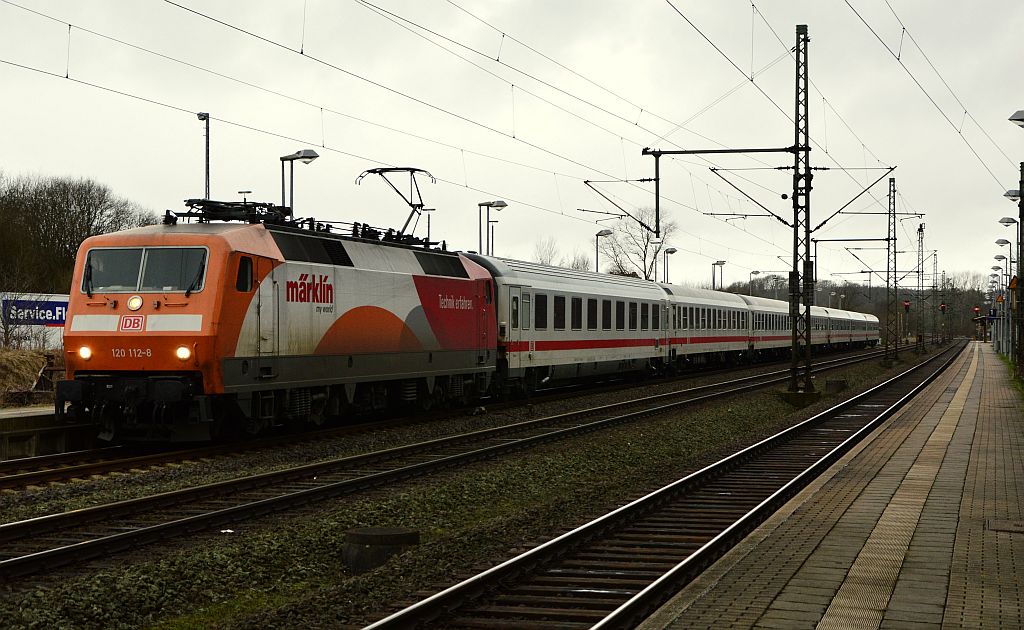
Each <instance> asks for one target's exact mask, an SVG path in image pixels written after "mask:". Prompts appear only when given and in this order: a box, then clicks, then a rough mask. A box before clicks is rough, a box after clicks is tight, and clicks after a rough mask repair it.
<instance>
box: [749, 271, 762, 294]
mask: <svg viewBox="0 0 1024 630" xmlns="http://www.w3.org/2000/svg"><path fill="white" fill-rule="evenodd" d="M760 273H761V272H760V271H751V272H750V273H749V274H747V295H754V276H756V275H758V274H760Z"/></svg>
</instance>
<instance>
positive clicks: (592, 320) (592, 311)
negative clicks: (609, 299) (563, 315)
mask: <svg viewBox="0 0 1024 630" xmlns="http://www.w3.org/2000/svg"><path fill="white" fill-rule="evenodd" d="M587 330H597V300H596V299H594V298H588V299H587Z"/></svg>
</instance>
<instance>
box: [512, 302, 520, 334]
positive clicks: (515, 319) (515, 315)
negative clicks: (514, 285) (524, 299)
mask: <svg viewBox="0 0 1024 630" xmlns="http://www.w3.org/2000/svg"><path fill="white" fill-rule="evenodd" d="M511 319H512V328H513V330H514V329H517V328H519V296H517V295H513V296H512V317H511Z"/></svg>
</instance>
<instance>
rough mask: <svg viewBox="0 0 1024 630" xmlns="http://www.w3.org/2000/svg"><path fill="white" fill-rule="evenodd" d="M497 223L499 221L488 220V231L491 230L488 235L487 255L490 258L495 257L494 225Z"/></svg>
mask: <svg viewBox="0 0 1024 630" xmlns="http://www.w3.org/2000/svg"><path fill="white" fill-rule="evenodd" d="M497 222H498V220H497V219H487V227H488V230H489V231H488V232H487V235H488V244H487V254H488V255H489V256H493V255H494V224H495V223H497Z"/></svg>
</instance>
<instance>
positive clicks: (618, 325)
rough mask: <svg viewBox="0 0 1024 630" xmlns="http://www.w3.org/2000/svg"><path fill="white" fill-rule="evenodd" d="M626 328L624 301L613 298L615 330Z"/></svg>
mask: <svg viewBox="0 0 1024 630" xmlns="http://www.w3.org/2000/svg"><path fill="white" fill-rule="evenodd" d="M625 329H626V303H625V302H623V301H622V300H615V330H625Z"/></svg>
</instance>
